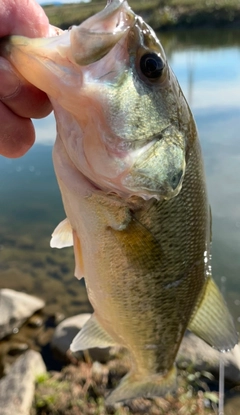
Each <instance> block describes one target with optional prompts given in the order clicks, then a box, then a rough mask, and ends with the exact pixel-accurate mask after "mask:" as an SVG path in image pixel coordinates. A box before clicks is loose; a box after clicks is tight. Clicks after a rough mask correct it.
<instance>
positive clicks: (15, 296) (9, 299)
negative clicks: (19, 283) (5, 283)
mask: <svg viewBox="0 0 240 415" xmlns="http://www.w3.org/2000/svg"><path fill="white" fill-rule="evenodd" d="M44 306H45V302H44V301H43V300H41V299H40V298H37V297H34V296H32V295H28V294H25V293H21V292H18V291H14V290H10V289H8V288H2V289H1V290H0V339H2V338H3V337H5V336H6V335H8V334H10V333H12V332H13V331H14V329H15V330H16V329H18V328H19V327H21V325H22V324H23V323H24V321H26V320H27V319H28V318H29V317H31V315H32V314H34V313H35V312H36V311H37V310H40V309H41V308H43V307H44Z"/></svg>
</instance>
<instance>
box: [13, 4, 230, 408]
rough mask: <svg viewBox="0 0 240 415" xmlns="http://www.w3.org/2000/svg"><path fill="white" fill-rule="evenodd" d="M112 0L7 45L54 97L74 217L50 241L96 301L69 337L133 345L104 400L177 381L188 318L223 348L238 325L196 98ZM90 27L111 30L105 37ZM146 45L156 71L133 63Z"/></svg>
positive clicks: (76, 344)
mask: <svg viewBox="0 0 240 415" xmlns="http://www.w3.org/2000/svg"><path fill="white" fill-rule="evenodd" d="M110 6H111V8H110V9H108V8H106V9H105V11H103V12H102V14H101V15H100V16H99V15H96V16H94V17H93V20H92V21H91V20H89V21H87V22H85V23H83V26H82V25H80V26H79V27H76V28H75V29H74V31H75V32H72V33H75V34H74V36H71V34H69V33H67V34H66V33H63V35H62V36H61V37H59V38H58V39H57V38H55V39H50V40H49V39H47V40H40V41H36V40H24V41H23V40H22V39H20V38H16V37H14V38H12V40H11V39H10V40H9V42H10V43H8V46H7V53H8V56H9V59H10V60H11V62H12V63H13V64H15V65H16V67H17V68H18V70H19V71H20V72H21V73H22V75H23V76H25V77H26V78H27V79H28V80H29V81H31V82H32V83H34V84H35V85H36V86H38V87H39V88H41V89H43V90H44V91H45V92H47V93H48V94H49V97H50V99H51V101H52V104H53V107H54V110H55V116H56V120H57V127H58V137H57V140H56V144H55V146H54V156H53V157H54V166H55V171H56V175H57V179H58V183H59V187H60V189H61V193H62V199H63V203H64V207H65V211H66V214H67V217H68V220H69V221H65V222H64V223H63V224H61V225H60V227H58V229H57V230H56V232H54V234H53V238H52V242H51V244H52V246H55V247H64V246H67V245H70V244H72V243H73V245H74V252H75V260H76V272H75V273H76V275H77V277H78V278H81V277H82V276H84V278H85V281H86V286H87V291H88V296H89V300H90V302H91V303H92V305H93V308H94V310H95V313H94V315H93V317H92V318H91V319H90V320H89V322H87V324H86V325H85V327H84V328H83V329H82V331H81V332H80V334H79V335H78V336H77V337H76V339H75V340H74V341H73V344H72V346H71V348H72V350H73V351H75V350H78V349H86V348H89V347H94V346H98V347H106V346H108V345H112V344H121V345H122V346H125V347H127V348H128V350H129V351H130V353H131V356H132V363H133V365H132V370H131V372H130V373H129V375H127V377H126V378H124V379H123V380H122V382H121V384H120V386H119V387H118V388H117V389H116V390H115V391H113V392H112V394H111V395H110V396H109V398H108V400H107V402H108V403H109V404H113V403H114V402H117V401H122V400H126V399H131V398H134V397H138V396H145V397H149V396H155V395H157V396H158V395H162V394H165V393H166V392H168V391H172V390H174V388H175V387H176V370H175V366H174V361H175V357H176V354H177V351H178V348H179V345H180V342H181V339H182V337H183V335H184V332H185V330H186V328H189V329H191V330H192V331H193V332H195V333H196V334H197V335H199V336H200V337H201V338H203V339H204V340H205V341H206V342H207V343H209V344H210V345H211V346H214V347H216V348H218V349H219V350H227V349H231V348H232V347H234V345H235V344H236V343H237V334H236V332H235V328H234V324H233V321H232V318H231V316H230V314H229V312H228V310H227V307H226V305H225V303H224V301H223V298H222V296H221V294H220V292H219V290H218V289H217V287H216V286H215V284H214V283H213V281H212V279H211V267H210V242H211V241H210V239H211V236H210V234H211V229H210V228H211V223H210V222H211V220H210V211H209V205H208V199H207V191H206V183H205V175H204V168H203V162H202V155H201V149H200V144H199V141H198V136H197V131H196V126H195V122H194V119H193V117H192V114H191V111H190V109H189V107H188V104H187V102H186V100H185V98H184V96H183V94H182V91H181V89H180V87H179V85H178V82H177V80H176V78H175V76H174V74H173V73H172V71H171V69H170V68H169V66H168V64H167V60H166V57H165V54H164V51H163V49H162V46H161V44H160V43H159V41H158V39H157V37H156V35H155V33H154V32H153V31H152V29H151V28H150V27H149V26H147V25H146V24H145V23H144V21H143V20H142V19H141V18H139V17H138V16H135V15H134V13H133V12H131V11H130V10H129V8H128V6H127V3H126V2H124V1H123V2H120V1H113V2H111V3H110ZM110 6H108V7H110ZM121 13H122V15H124V14H125V15H124V17H122V21H121V17H120V14H121ZM119 21H120V22H121V24H120V28H119V29H118V33H117V37H116V36H115V35H114V36H112V32H114V29H113V28H114V27H115V26H116V22H119ZM91 22H92V23H91ZM106 22H107V23H108V31H107V32H106V30H105V29H104V26H105V23H106ZM83 29H84V30H83ZM83 32H84V37H83V39H84V40H83V41H82V42H83V44H82V43H81V34H82V33H83ZM99 32H101V33H103V37H102V39H107V40H106V41H105V44H103V43H104V42H103V43H102V46H101V47H100V46H99V43H98V35H99ZM104 34H105V36H104ZM75 35H76V36H75ZM78 35H79V36H78ZM73 39H74V42H75V43H74V44H72V43H71V41H73ZM86 39H91V41H89V42H88V49H87V50H86V48H85V44H86ZM24 44H25V46H24ZM96 45H98V46H99V48H98V49H100V50H98V51H97V52H96ZM106 45H108V52H107V53H106V48H107V46H106ZM109 45H110V46H109ZM77 50H79V51H80V52H81V51H83V60H82V62H81V53H80V52H76V51H77ZM72 51H73V52H72ZM146 53H157V54H158V55H159V56H160V57H161V59H162V62H163V63H164V70H163V73H162V76H160V77H159V79H157V80H155V81H151V80H149V79H147V78H146V77H144V75H143V74H142V73H141V71H140V70H139V68H140V62H141V57H142V56H144V54H146ZM76 54H77V55H76ZM86 54H87V55H86ZM86 56H87V59H88V60H87V63H88V65H87V66H85V65H84V64H85V63H86ZM75 58H76V59H75ZM32 62H34V65H35V66H34V68H35V73H32V72H31V73H29V65H31V63H32ZM175 176H176V177H175ZM69 223H70V224H69ZM71 229H73V233H72V230H71Z"/></svg>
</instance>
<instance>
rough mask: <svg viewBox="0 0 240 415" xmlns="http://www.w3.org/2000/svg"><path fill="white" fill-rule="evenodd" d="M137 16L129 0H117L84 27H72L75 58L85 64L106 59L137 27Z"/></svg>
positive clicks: (84, 23)
mask: <svg viewBox="0 0 240 415" xmlns="http://www.w3.org/2000/svg"><path fill="white" fill-rule="evenodd" d="M135 19H136V16H135V14H134V13H133V11H132V10H131V9H130V7H129V5H128V3H127V1H126V0H123V1H122V0H114V1H111V2H110V3H108V4H107V6H106V7H105V9H104V10H102V11H101V12H99V13H97V14H96V15H95V16H92V17H90V18H89V19H87V20H86V21H85V22H83V23H82V24H81V25H80V26H72V28H71V34H70V42H71V49H72V54H73V56H74V61H75V62H76V63H78V64H79V65H83V66H84V65H89V64H91V63H94V62H97V61H98V60H99V59H101V58H103V57H104V56H105V55H106V54H107V53H108V52H109V51H110V50H111V49H112V47H113V46H114V45H115V44H116V43H117V42H118V41H119V40H120V39H121V37H122V36H123V34H124V33H125V32H126V31H127V30H128V29H130V27H132V26H133V24H134V22H135ZM96 36H97V41H96ZM79 44H80V46H81V47H80V49H79V50H78V47H79ZM83 45H84V46H83Z"/></svg>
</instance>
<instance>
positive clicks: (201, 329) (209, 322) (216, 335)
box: [188, 278, 238, 352]
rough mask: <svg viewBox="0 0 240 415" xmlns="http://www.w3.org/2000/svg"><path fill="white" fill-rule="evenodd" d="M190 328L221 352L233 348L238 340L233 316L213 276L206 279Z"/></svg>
mask: <svg viewBox="0 0 240 415" xmlns="http://www.w3.org/2000/svg"><path fill="white" fill-rule="evenodd" d="M188 329H189V330H190V331H192V332H193V333H194V334H196V335H197V336H198V337H200V338H201V339H203V340H204V341H205V342H206V343H208V344H209V345H210V346H212V347H214V348H215V349H217V350H219V351H221V352H226V351H229V350H231V349H232V348H233V347H234V346H235V345H236V344H237V342H238V335H237V332H236V329H235V326H234V323H233V319H232V316H231V314H230V312H229V310H228V308H227V305H226V303H225V301H224V299H223V296H222V294H221V292H220V290H219V288H218V287H217V285H216V284H215V282H214V281H213V279H212V278H209V279H208V280H207V281H206V284H205V287H204V288H203V293H202V295H201V296H200V299H199V301H198V303H197V305H196V307H195V311H194V313H193V315H192V317H191V320H190V323H189V325H188Z"/></svg>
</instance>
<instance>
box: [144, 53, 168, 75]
mask: <svg viewBox="0 0 240 415" xmlns="http://www.w3.org/2000/svg"><path fill="white" fill-rule="evenodd" d="M164 66H165V65H164V62H163V60H162V59H161V58H160V56H159V55H157V54H156V53H145V55H143V56H142V57H141V59H140V69H141V71H142V74H143V75H144V76H146V78H148V79H157V78H160V77H161V75H162V71H163V68H164Z"/></svg>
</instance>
